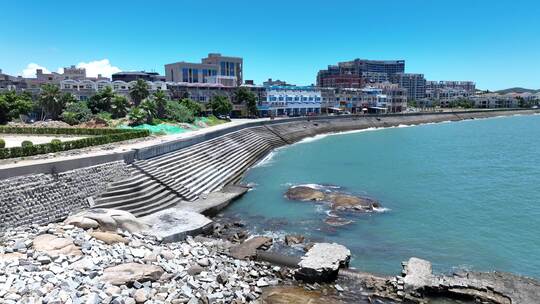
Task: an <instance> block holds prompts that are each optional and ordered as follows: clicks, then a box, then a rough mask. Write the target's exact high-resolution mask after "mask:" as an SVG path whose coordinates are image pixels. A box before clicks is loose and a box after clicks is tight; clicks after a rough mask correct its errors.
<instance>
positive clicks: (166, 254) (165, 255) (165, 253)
mask: <svg viewBox="0 0 540 304" xmlns="http://www.w3.org/2000/svg"><path fill="white" fill-rule="evenodd" d="M161 256H162V257H163V258H164V259H165V260H174V253H173V252H172V251H171V250H163V251H162V252H161Z"/></svg>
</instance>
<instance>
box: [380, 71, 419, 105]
mask: <svg viewBox="0 0 540 304" xmlns="http://www.w3.org/2000/svg"><path fill="white" fill-rule="evenodd" d="M389 78H390V82H391V83H394V84H397V85H398V86H399V87H401V88H404V89H406V90H407V99H408V100H420V99H424V98H425V97H426V79H425V78H424V74H413V73H395V74H392V75H390V76H389Z"/></svg>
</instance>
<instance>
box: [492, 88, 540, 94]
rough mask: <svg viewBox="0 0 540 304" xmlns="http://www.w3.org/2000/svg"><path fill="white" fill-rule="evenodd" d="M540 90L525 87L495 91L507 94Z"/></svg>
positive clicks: (537, 91)
mask: <svg viewBox="0 0 540 304" xmlns="http://www.w3.org/2000/svg"><path fill="white" fill-rule="evenodd" d="M539 92H540V90H533V89H525V88H509V89H505V90H499V91H495V93H499V94H507V93H533V94H534V93H539Z"/></svg>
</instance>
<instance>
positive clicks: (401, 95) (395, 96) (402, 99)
mask: <svg viewBox="0 0 540 304" xmlns="http://www.w3.org/2000/svg"><path fill="white" fill-rule="evenodd" d="M372 86H373V87H375V88H378V89H381V90H382V94H384V95H386V97H387V101H388V103H387V111H388V112H390V113H397V112H402V111H405V109H406V108H407V89H405V88H402V87H400V86H399V85H397V84H395V83H390V82H379V83H375V84H373V85H372Z"/></svg>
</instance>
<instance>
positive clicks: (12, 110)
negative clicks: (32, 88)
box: [0, 91, 34, 123]
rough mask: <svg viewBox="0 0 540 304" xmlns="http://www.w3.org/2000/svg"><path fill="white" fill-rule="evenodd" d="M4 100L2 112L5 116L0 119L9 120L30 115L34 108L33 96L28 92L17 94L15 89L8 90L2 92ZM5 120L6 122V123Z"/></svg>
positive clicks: (0, 96) (1, 96)
mask: <svg viewBox="0 0 540 304" xmlns="http://www.w3.org/2000/svg"><path fill="white" fill-rule="evenodd" d="M0 99H1V100H2V101H1V102H2V106H1V112H2V114H0V115H2V116H3V118H0V121H5V122H7V121H9V120H13V119H17V118H20V116H21V115H28V114H29V113H30V112H31V111H32V109H33V108H34V102H33V100H32V96H31V95H29V94H26V93H22V94H17V93H16V92H15V91H7V92H4V93H2V94H0ZM5 122H4V123H5Z"/></svg>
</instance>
